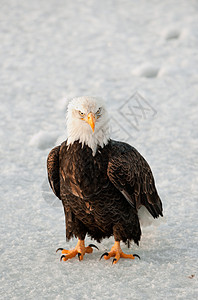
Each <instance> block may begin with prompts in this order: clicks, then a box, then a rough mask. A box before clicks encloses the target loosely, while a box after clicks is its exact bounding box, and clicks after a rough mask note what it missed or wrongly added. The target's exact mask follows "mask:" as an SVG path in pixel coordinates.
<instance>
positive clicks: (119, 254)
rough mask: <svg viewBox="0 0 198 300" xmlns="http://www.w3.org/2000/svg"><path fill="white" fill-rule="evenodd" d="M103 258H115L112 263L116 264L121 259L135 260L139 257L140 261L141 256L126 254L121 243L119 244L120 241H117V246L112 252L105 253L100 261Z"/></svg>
mask: <svg viewBox="0 0 198 300" xmlns="http://www.w3.org/2000/svg"><path fill="white" fill-rule="evenodd" d="M103 256H104V259H109V258H111V257H115V258H114V259H113V261H112V264H116V263H117V262H118V260H119V259H120V258H130V259H134V258H135V257H138V258H139V259H140V257H139V255H137V254H125V253H124V252H122V249H121V247H120V242H118V241H115V244H114V245H113V247H112V248H111V251H110V252H105V253H103V254H102V256H101V257H100V259H101V258H102V257H103Z"/></svg>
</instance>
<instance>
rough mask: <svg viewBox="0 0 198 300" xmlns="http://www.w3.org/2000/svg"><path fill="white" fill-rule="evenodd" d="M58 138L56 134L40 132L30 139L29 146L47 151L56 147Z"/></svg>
mask: <svg viewBox="0 0 198 300" xmlns="http://www.w3.org/2000/svg"><path fill="white" fill-rule="evenodd" d="M57 138H58V136H57V134H55V133H48V132H46V131H39V132H38V133H36V134H34V135H33V136H32V138H31V139H30V142H29V145H30V146H35V147H37V148H38V149H40V150H45V149H48V148H52V147H54V145H55V143H56V140H57Z"/></svg>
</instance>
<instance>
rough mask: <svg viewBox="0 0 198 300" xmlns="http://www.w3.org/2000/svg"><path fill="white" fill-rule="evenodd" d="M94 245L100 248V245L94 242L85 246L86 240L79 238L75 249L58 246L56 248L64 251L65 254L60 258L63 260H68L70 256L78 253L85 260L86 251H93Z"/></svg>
mask: <svg viewBox="0 0 198 300" xmlns="http://www.w3.org/2000/svg"><path fill="white" fill-rule="evenodd" d="M92 247H94V248H96V249H98V247H97V246H95V245H93V244H90V245H89V246H88V247H85V242H84V240H78V243H77V245H76V247H75V248H74V249H72V250H66V249H63V248H58V249H57V250H56V252H57V251H59V250H61V251H62V254H63V255H62V256H61V258H60V260H63V261H66V260H68V259H70V258H73V257H75V256H76V255H78V258H79V260H83V256H84V255H85V253H92V252H93V249H92Z"/></svg>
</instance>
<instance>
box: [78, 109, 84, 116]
mask: <svg viewBox="0 0 198 300" xmlns="http://www.w3.org/2000/svg"><path fill="white" fill-rule="evenodd" d="M78 113H79V115H80V116H81V118H83V117H84V116H85V114H84V113H83V112H82V111H80V110H79V111H78Z"/></svg>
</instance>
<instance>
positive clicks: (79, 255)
mask: <svg viewBox="0 0 198 300" xmlns="http://www.w3.org/2000/svg"><path fill="white" fill-rule="evenodd" d="M80 257H81V253H80V252H79V253H78V259H79V261H80Z"/></svg>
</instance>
